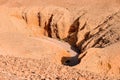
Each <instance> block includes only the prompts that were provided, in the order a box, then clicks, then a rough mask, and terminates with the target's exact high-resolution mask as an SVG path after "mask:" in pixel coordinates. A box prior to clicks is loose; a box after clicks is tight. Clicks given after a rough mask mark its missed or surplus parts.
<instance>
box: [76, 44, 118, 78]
mask: <svg viewBox="0 0 120 80" xmlns="http://www.w3.org/2000/svg"><path fill="white" fill-rule="evenodd" d="M119 51H120V42H118V43H116V44H113V45H111V46H109V47H106V48H102V49H100V48H91V49H88V50H87V51H86V52H85V53H83V54H81V55H80V56H79V58H80V60H81V62H80V65H78V66H79V67H78V66H77V67H78V68H80V69H84V70H88V71H91V72H95V73H99V74H103V75H110V76H116V77H117V76H119V75H120V72H119V71H120V70H119V69H120V64H119V59H120V54H119ZM83 56H84V57H83Z"/></svg>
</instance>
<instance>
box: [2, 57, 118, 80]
mask: <svg viewBox="0 0 120 80" xmlns="http://www.w3.org/2000/svg"><path fill="white" fill-rule="evenodd" d="M0 80H120V79H117V78H110V77H106V76H100V75H97V74H94V73H90V72H87V71H82V70H77V69H75V68H72V67H69V66H64V65H58V64H54V63H50V61H49V60H47V59H39V60H37V59H30V58H20V57H10V56H3V55H0Z"/></svg>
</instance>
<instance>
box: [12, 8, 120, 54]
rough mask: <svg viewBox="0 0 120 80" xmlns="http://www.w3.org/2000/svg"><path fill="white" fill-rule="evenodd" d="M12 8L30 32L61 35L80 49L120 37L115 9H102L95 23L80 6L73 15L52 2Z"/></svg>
mask: <svg viewBox="0 0 120 80" xmlns="http://www.w3.org/2000/svg"><path fill="white" fill-rule="evenodd" d="M16 12H17V13H15V12H13V14H12V15H14V16H15V17H17V18H21V19H22V20H24V21H25V23H26V25H27V29H29V30H30V32H31V33H32V35H33V36H39V35H44V36H48V37H51V38H56V39H61V40H64V41H66V42H68V43H69V44H70V45H72V46H75V47H77V48H78V49H79V50H80V51H81V52H83V51H85V50H87V49H89V48H91V47H97V48H103V47H106V46H109V45H110V44H113V43H115V42H117V41H119V38H120V35H119V33H120V32H119V25H120V24H119V14H120V12H119V10H116V11H114V12H112V13H108V14H107V13H106V14H105V15H103V19H102V20H101V18H100V19H99V18H98V19H97V20H98V21H97V22H96V23H92V21H94V20H91V18H92V17H91V16H90V14H91V13H87V12H86V11H84V10H81V12H79V14H77V16H75V15H73V13H72V12H71V11H69V10H67V9H65V8H60V7H53V6H50V7H40V8H38V7H34V8H21V9H19V8H18V9H16ZM88 15H89V16H88ZM98 15H99V13H98ZM18 16H19V17H18ZM95 16H96V15H95ZM87 18H88V19H87ZM90 20H91V21H90ZM100 20H101V21H100Z"/></svg>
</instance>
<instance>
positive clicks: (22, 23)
mask: <svg viewBox="0 0 120 80" xmlns="http://www.w3.org/2000/svg"><path fill="white" fill-rule="evenodd" d="M39 1H40V0H35V1H34V2H33V3H32V2H31V1H29V0H26V1H24V0H19V1H17V0H15V1H14V0H13V1H10V0H8V2H5V0H2V1H0V4H4V5H3V6H1V7H0V12H1V13H0V17H1V19H0V35H1V37H0V39H1V41H0V43H1V45H0V48H1V49H2V48H3V52H4V51H8V54H9V55H10V54H11V53H12V51H14V55H19V56H20V55H22V57H24V56H25V55H26V56H28V57H30V58H36V57H37V58H39V57H41V56H43V55H44V57H45V58H48V59H49V60H51V62H54V63H55V62H56V63H60V64H61V62H63V64H66V63H69V62H71V61H73V60H74V59H71V61H70V60H67V59H69V58H71V57H72V58H74V57H76V58H75V59H77V58H78V54H77V53H76V52H75V49H74V48H73V47H75V48H77V49H78V53H80V51H81V53H82V54H81V55H80V60H81V61H80V64H79V65H78V69H83V70H88V71H91V72H95V73H102V74H104V75H112V73H113V74H114V75H115V76H118V75H119V64H117V63H118V61H119V60H118V59H116V56H117V57H118V58H119V53H118V52H119V47H118V48H116V49H114V50H113V51H110V52H109V49H111V50H112V49H113V47H114V46H111V45H112V44H115V43H117V42H119V40H120V28H119V26H120V18H119V17H120V11H119V9H120V6H119V0H112V1H109V0H104V1H103V0H100V1H95V0H89V1H88V0H87V1H86V0H71V2H70V1H68V0H65V1H63V2H62V0H60V1H58V2H54V3H53V4H54V5H57V4H58V3H59V2H60V3H64V4H65V3H66V5H64V4H62V5H61V4H60V5H59V7H57V6H53V5H51V6H50V5H47V4H48V3H49V2H51V1H52V0H47V1H48V2H47V3H46V4H45V6H43V5H44V4H43V5H39V4H40V3H41V1H40V2H39ZM76 1H77V2H79V3H77V2H76ZM37 2H38V3H37ZM75 2H76V3H75ZM50 4H51V3H50ZM71 4H72V6H70V5H71ZM88 4H89V5H88ZM34 5H37V6H34ZM46 5H47V6H46ZM5 6H6V7H5ZM60 6H62V7H60ZM73 6H74V7H73ZM19 34H20V35H22V36H20V35H19ZM12 35H13V36H12ZM14 35H15V37H14ZM10 36H12V37H13V39H12V37H10ZM41 36H42V37H43V36H47V37H50V38H52V39H53V38H54V39H53V40H51V39H50V38H45V39H43V38H42V37H41ZM36 37H37V40H36ZM38 38H39V39H38ZM55 39H56V40H60V41H66V42H67V43H69V44H70V45H71V46H70V45H68V44H66V43H64V42H63V43H61V42H60V41H56V40H55ZM41 40H42V41H41ZM20 44H21V46H18V45H20ZM53 44H55V45H53ZM39 45H40V46H39ZM56 45H57V47H56ZM14 46H16V47H14ZM109 46H111V47H109ZM115 46H119V45H116V44H115ZM26 49H27V50H26ZM53 49H55V50H53ZM116 51H117V52H116ZM3 52H1V53H3ZM41 52H42V54H41ZM6 53H7V52H6ZM22 53H23V54H22ZM36 53H38V54H39V56H38V54H36ZM56 53H57V54H56ZM71 53H73V54H71ZM114 53H115V54H114ZM69 54H70V55H69ZM33 55H34V56H33ZM46 55H47V56H46ZM48 55H50V56H48ZM81 56H82V57H81ZM44 57H43V58H44ZM52 58H54V59H52ZM41 59H42V58H41ZM66 60H67V61H66ZM64 62H65V63H64ZM78 62H79V61H78ZM73 63H74V62H73ZM116 64H117V65H116ZM113 65H114V66H113Z"/></svg>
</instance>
